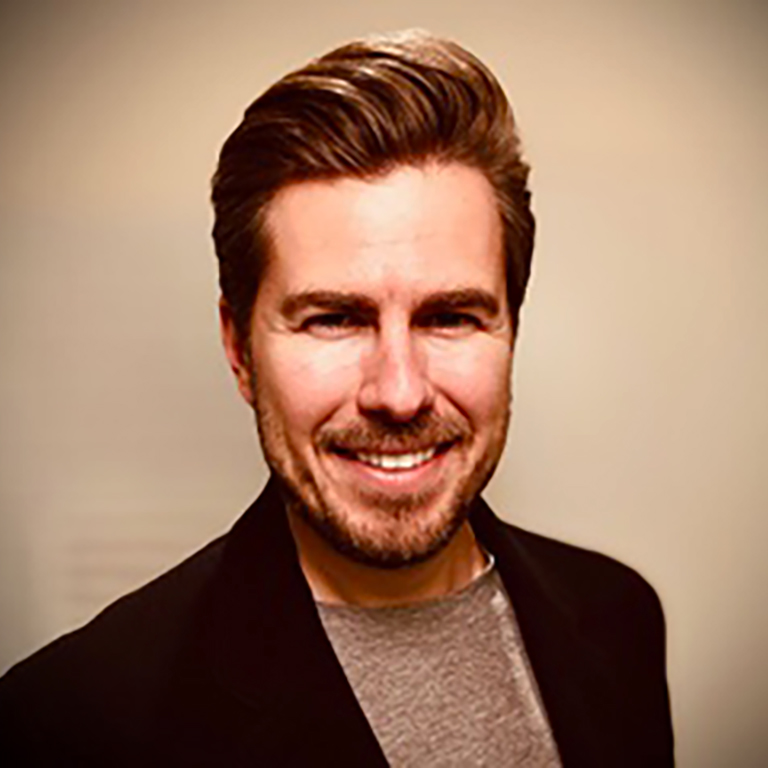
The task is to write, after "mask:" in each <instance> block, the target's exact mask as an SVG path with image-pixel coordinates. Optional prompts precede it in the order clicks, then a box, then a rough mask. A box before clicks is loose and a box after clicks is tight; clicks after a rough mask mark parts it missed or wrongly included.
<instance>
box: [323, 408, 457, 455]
mask: <svg viewBox="0 0 768 768" xmlns="http://www.w3.org/2000/svg"><path fill="white" fill-rule="evenodd" d="M470 436H471V432H470V429H469V426H468V425H467V424H466V423H464V422H463V421H460V420H459V419H457V418H453V417H451V418H438V417H434V416H427V417H425V418H416V419H412V420H411V421H407V422H402V423H400V422H388V423H384V422H367V423H356V424H350V425H349V426H346V427H334V428H330V427H328V428H326V429H324V430H322V432H321V433H320V434H319V435H318V438H317V445H318V447H319V448H321V449H323V450H327V451H333V452H336V453H417V452H419V451H424V450H427V449H428V448H434V447H435V446H441V445H445V444H447V443H456V442H461V441H464V440H468V439H469V437H470Z"/></svg>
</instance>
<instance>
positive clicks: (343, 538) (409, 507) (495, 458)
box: [252, 382, 511, 570]
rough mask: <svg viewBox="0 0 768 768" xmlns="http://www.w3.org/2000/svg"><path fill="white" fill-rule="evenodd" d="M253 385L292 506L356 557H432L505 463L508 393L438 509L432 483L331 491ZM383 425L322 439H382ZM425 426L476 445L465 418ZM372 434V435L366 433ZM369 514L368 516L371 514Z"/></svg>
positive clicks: (267, 443) (388, 564)
mask: <svg viewBox="0 0 768 768" xmlns="http://www.w3.org/2000/svg"><path fill="white" fill-rule="evenodd" d="M254 384H255V385H256V382H254ZM252 391H254V392H256V393H257V396H256V398H255V403H254V406H253V407H254V412H255V416H256V426H257V430H258V433H259V439H260V442H261V447H262V451H263V453H264V458H265V460H266V462H267V465H268V466H269V467H270V469H271V470H272V474H273V476H274V477H275V479H276V480H277V481H278V482H279V485H280V489H281V493H282V496H283V499H284V501H285V503H286V507H287V509H288V510H289V511H290V512H291V513H293V514H296V515H297V516H299V517H300V518H301V519H302V520H303V521H304V522H306V523H307V525H309V526H310V527H311V528H312V530H314V531H315V532H316V533H317V534H318V535H319V536H320V537H321V538H322V539H323V540H324V541H325V542H326V543H327V544H328V545H329V546H330V547H331V548H333V549H334V550H335V551H336V552H338V553H340V554H342V555H343V556H345V557H347V558H349V559H351V560H354V561H355V562H358V563H362V564H364V565H367V566H370V567H375V568H382V569H388V570H394V569H399V568H405V567H408V566H411V565H416V564H417V563H421V562H424V561H426V560H429V559H430V558H432V557H434V556H435V555H436V554H438V553H439V552H440V551H441V550H443V549H444V548H445V547H446V546H447V545H448V544H449V542H450V541H451V540H452V539H453V537H454V536H455V534H456V532H457V531H458V530H459V529H460V528H461V526H462V525H463V524H464V522H465V521H466V520H467V518H468V516H469V513H470V510H471V507H472V504H473V502H474V500H475V499H476V498H477V496H478V495H479V494H480V493H481V492H482V490H483V489H484V488H485V486H486V484H487V483H488V481H489V480H490V478H491V476H492V475H493V472H494V470H495V469H496V466H497V465H498V463H499V460H500V458H501V453H502V451H503V447H504V443H505V440H506V435H507V429H508V426H509V421H510V415H511V407H510V400H509V398H508V399H507V401H506V407H505V408H504V413H503V414H502V415H501V418H500V419H499V422H498V424H497V426H496V429H495V430H494V432H493V434H492V436H491V439H490V440H489V443H488V445H487V446H486V449H485V451H484V452H483V454H482V455H481V456H480V457H479V458H478V459H477V460H475V462H474V465H473V466H472V467H470V468H469V471H468V472H467V474H466V476H465V477H463V478H462V479H461V480H460V481H459V482H458V484H456V485H455V487H454V489H453V490H452V491H451V492H450V495H449V496H448V497H447V498H445V499H442V500H439V499H438V500H437V504H436V506H437V509H436V510H432V509H431V506H432V504H433V503H434V502H435V498H434V497H435V495H438V496H439V495H441V494H440V493H437V494H435V493H434V492H433V491H432V490H431V489H425V490H424V491H420V492H416V493H408V494H401V495H396V496H393V495H390V494H387V493H384V492H372V491H370V490H364V489H355V491H354V493H355V499H354V500H352V501H345V500H343V499H338V498H337V499H333V498H330V497H332V496H333V495H334V493H333V490H332V489H329V488H323V487H322V484H321V483H320V482H319V479H318V478H317V477H316V476H315V474H314V473H313V472H312V471H311V469H310V467H309V466H307V465H306V464H305V463H304V462H302V461H301V459H300V458H299V457H298V456H297V455H296V454H295V453H294V452H292V451H291V450H290V448H289V446H288V442H287V440H286V439H285V436H284V434H283V432H282V430H281V428H280V424H279V420H278V419H277V418H275V417H274V413H273V411H272V409H271V407H270V405H269V403H268V400H267V398H266V397H264V396H263V394H262V393H259V390H258V385H256V386H255V388H254V390H252ZM383 429H384V428H383V427H382V426H381V425H375V426H374V428H373V430H369V429H368V428H367V427H359V426H358V427H353V428H351V429H349V430H334V431H333V432H328V433H326V434H324V435H321V436H320V437H319V439H318V441H317V443H318V444H319V445H320V446H322V445H327V444H328V443H329V442H331V443H332V442H333V441H334V439H338V438H339V437H341V439H342V440H343V439H349V436H350V435H357V436H358V438H357V440H358V442H365V441H366V440H368V441H369V442H371V438H370V435H371V431H372V432H373V434H375V435H376V437H375V438H374V439H375V440H378V441H380V440H381V438H382V436H383V434H384V433H383V432H382V430H383ZM418 429H419V427H418V425H416V427H414V428H413V430H414V431H416V430H418ZM423 429H424V432H422V435H432V436H433V438H432V439H434V435H436V434H442V435H445V434H452V435H453V436H454V437H455V438H456V441H457V444H456V445H455V446H454V447H453V448H451V449H450V450H464V451H467V452H469V451H470V449H471V446H472V443H473V440H474V435H473V433H472V431H471V429H470V427H469V425H468V424H466V423H461V422H458V421H449V422H442V423H441V424H437V423H435V422H434V421H433V422H432V423H431V425H430V426H426V427H423ZM405 431H406V432H407V431H411V430H410V429H406V430H405ZM402 432H403V430H402V429H401V428H397V429H396V430H394V431H392V432H391V434H390V439H391V440H392V441H396V440H398V439H402V437H401V435H402ZM366 434H367V435H369V437H367V438H366V437H365V435H366ZM378 444H380V443H378ZM349 504H352V505H354V507H355V508H356V513H355V512H351V511H350V510H349V509H348V505H349ZM425 510H426V511H425ZM427 511H428V513H427ZM361 512H362V514H361ZM366 514H367V515H368V519H365V516H366Z"/></svg>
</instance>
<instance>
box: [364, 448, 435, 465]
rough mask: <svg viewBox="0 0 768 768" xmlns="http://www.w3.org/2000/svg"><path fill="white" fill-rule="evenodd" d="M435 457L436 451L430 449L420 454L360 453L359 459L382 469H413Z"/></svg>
mask: <svg viewBox="0 0 768 768" xmlns="http://www.w3.org/2000/svg"><path fill="white" fill-rule="evenodd" d="M434 455H435V449H434V448H429V449H428V450H426V451H419V452H418V453H400V454H396V455H394V454H391V453H358V454H357V458H358V459H359V460H360V461H363V462H365V463H366V464H370V465H371V466H373V467H379V468H380V469H413V467H418V466H419V464H423V463H424V462H425V461H429V460H430V459H431V458H432V457H433V456H434Z"/></svg>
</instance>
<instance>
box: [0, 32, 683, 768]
mask: <svg viewBox="0 0 768 768" xmlns="http://www.w3.org/2000/svg"><path fill="white" fill-rule="evenodd" d="M527 177H528V167H527V166H526V164H525V163H524V162H523V160H522V159H521V154H520V148H519V143H518V139H517V135H516V130H515V124H514V120H513V116H512V113H511V111H510V108H509V105H508V103H507V101H506V98H505V96H504V94H503V92H502V90H501V88H500V86H499V84H498V83H497V81H496V80H495V78H494V77H493V76H492V75H491V73H490V72H489V71H488V70H487V69H486V68H485V66H484V65H482V64H481V63H480V62H479V61H478V60H477V59H476V58H474V57H473V56H472V55H471V54H469V53H468V52H467V51H465V50H464V49H462V48H460V47H459V46H458V45H456V44H454V43H451V42H447V41H444V40H439V39H435V38H432V37H430V36H427V35H423V34H416V33H410V34H405V35H400V36H392V37H388V38H378V39H373V40H368V41H363V42H357V43H352V44H350V45H347V46H344V47H342V48H340V49H338V50H336V51H333V52H331V53H329V54H327V55H326V56H324V57H322V58H321V59H319V60H316V61H314V62H312V63H310V64H309V65H307V66H306V67H304V68H302V69H301V70H299V71H298V72H295V73H293V74H290V75H288V76H286V77H285V78H283V79H282V80H280V81H279V82H278V83H277V84H276V85H274V86H273V87H272V88H270V89H269V90H268V91H267V92H266V93H265V94H264V95H262V96H261V97H260V98H259V99H257V100H256V102H254V104H253V105H252V106H251V107H250V108H249V109H248V110H247V111H246V113H245V117H244V119H243V122H242V123H241V124H240V126H239V127H238V128H237V129H236V130H235V132H234V133H233V134H232V136H230V138H229V139H228V140H227V142H226V144H225V145H224V148H223V150H222V153H221V157H220V162H219V166H218V170H217V172H216V175H215V178H214V183H213V203H214V207H215V214H216V221H215V225H214V240H215V244H216V252H217V256H218V258H219V262H220V275H221V288H222V299H221V305H220V308H221V325H222V336H223V340H224V346H225V349H226V353H227V356H228V359H229V362H230V364H231V367H232V369H233V371H234V373H235V376H236V379H237V383H238V386H239V389H240V392H241V393H242V395H243V397H244V398H245V399H246V401H247V402H248V403H249V404H250V405H251V406H252V407H253V409H254V411H255V413H256V421H257V425H258V430H259V435H260V439H261V445H262V448H263V451H264V455H265V457H266V459H267V462H268V464H269V467H270V469H271V473H272V475H271V479H270V481H269V482H268V484H267V486H266V488H265V489H264V491H263V492H262V494H261V496H260V497H259V498H258V499H257V501H256V502H255V503H254V505H253V506H252V507H251V509H249V510H248V511H247V512H246V513H245V515H244V516H243V517H242V518H241V519H240V520H239V521H238V522H237V523H236V524H235V526H234V528H233V529H232V531H231V532H230V533H229V534H228V535H227V536H225V537H223V539H221V540H218V541H216V542H214V543H212V544H211V545H209V546H208V547H206V548H205V549H203V550H202V551H201V552H199V553H198V554H197V555H195V556H193V557H192V558H191V559H190V560H188V561H186V562H185V563H183V564H182V565H180V566H178V567H177V568H175V569H174V570H172V571H170V572H169V573H168V574H166V575H164V576H162V577H161V578H159V579H157V580H156V581H154V582H152V583H151V584H149V585H147V586H146V587H144V588H142V589H140V590H138V591H137V592H135V593H134V594H132V595H129V596H128V597H126V598H123V599H122V600H120V601H118V602H117V603H116V604H115V605H113V606H111V607H110V608H108V609H107V610H106V611H105V612H103V613H102V614H101V615H100V616H98V617H97V618H96V619H95V620H94V621H92V622H91V623H90V624H89V625H87V626H86V627H85V628H83V629H81V630H79V631H77V632H75V633H72V634H70V635H68V636H66V637H64V638H62V639H60V640H59V641H57V642H56V643H54V644H52V645H51V646H49V647H48V648H46V649H43V651H41V652H39V653H38V654H36V655H35V656H33V657H32V658H31V659H29V660H27V661H26V662H24V663H22V664H21V665H19V666H18V667H16V668H15V669H14V670H12V671H11V672H10V673H9V674H8V675H7V677H6V679H5V680H4V681H3V683H2V686H0V701H1V702H2V717H3V726H4V731H5V733H4V742H3V744H4V746H2V747H0V749H3V750H6V754H7V758H8V759H6V761H5V762H4V763H3V764H5V765H9V764H14V765H15V764H19V765H22V764H23V765H77V766H95V765H105V766H115V765H184V766H187V765H200V766H203V765H224V766H240V765H243V766H245V765H265V766H304V765H313V766H314V765H320V766H325V765H333V766H384V765H387V764H391V765H414V766H432V765H434V766H447V765H456V766H468V765H493V766H496V765H521V766H523V765H524V766H559V765H565V766H644V767H647V766H669V765H672V763H673V756H672V732H671V724H670V716H669V702H668V696H667V687H666V677H665V661H664V626H663V617H662V613H661V608H660V605H659V602H658V599H657V598H656V596H655V594H654V592H653V590H652V589H651V588H650V587H649V586H648V585H647V584H646V583H645V582H644V581H643V580H642V579H641V578H640V577H639V576H638V575H637V574H635V573H634V572H633V571H631V570H629V569H628V568H626V567H624V566H622V565H620V564H618V563H616V562H614V561H612V560H609V559H608V558H605V557H603V556H600V555H597V554H594V553H590V552H586V551H583V550H579V549H577V548H574V547H571V546H568V545H565V544H561V543H557V542H554V541H551V540H547V539H545V538H543V537H540V536H537V535H534V534H530V533H526V532H524V531H522V530H519V529H517V528H514V527H512V526H509V525H506V524H504V523H502V522H500V521H499V520H498V519H497V518H496V517H495V516H494V514H493V513H492V512H491V511H490V509H489V508H488V507H487V506H486V505H485V504H484V502H483V501H482V500H481V499H480V497H479V494H480V493H481V491H482V489H483V488H484V487H485V485H486V483H487V482H488V480H489V478H490V476H491V475H492V473H493V471H494V469H495V467H496V466H497V464H498V461H499V458H500V456H501V452H502V449H503V446H504V442H505V438H506V433H507V426H508V422H509V415H510V400H511V394H510V372H511V366H512V358H513V350H514V343H515V335H516V331H517V327H518V322H519V310H520V306H521V304H522V301H523V296H524V293H525V287H526V283H527V280H528V275H529V271H530V262H531V254H532V248H533V233H534V220H533V216H532V214H531V211H530V195H529V192H528V189H527Z"/></svg>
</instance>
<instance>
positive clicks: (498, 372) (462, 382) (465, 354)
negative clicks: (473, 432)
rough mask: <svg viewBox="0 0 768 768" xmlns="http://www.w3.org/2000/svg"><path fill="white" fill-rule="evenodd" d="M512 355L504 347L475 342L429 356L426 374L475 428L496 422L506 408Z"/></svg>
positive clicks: (485, 342) (497, 342) (504, 345)
mask: <svg viewBox="0 0 768 768" xmlns="http://www.w3.org/2000/svg"><path fill="white" fill-rule="evenodd" d="M511 367H512V354H511V351H510V349H509V346H508V344H505V343H502V342H499V341H498V340H496V339H487V338H486V339H478V340H476V341H468V342H467V343H465V344H462V343H461V342H457V343H456V346H455V348H454V349H450V350H442V351H441V353H440V354H435V353H433V355H432V359H431V361H430V371H431V376H432V380H433V383H434V384H435V386H436V387H437V388H438V390H439V391H440V392H441V393H442V394H443V395H444V396H446V397H447V398H448V399H449V400H450V401H451V402H452V404H453V405H454V406H455V407H456V408H458V409H459V410H460V411H461V412H462V413H464V415H465V416H467V417H468V418H469V419H470V421H472V423H473V424H474V426H475V428H482V427H484V426H486V425H488V424H489V423H491V422H494V421H495V420H496V419H498V418H499V417H500V416H501V415H502V414H503V413H505V410H506V408H507V405H508V403H509V393H510V374H511Z"/></svg>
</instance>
